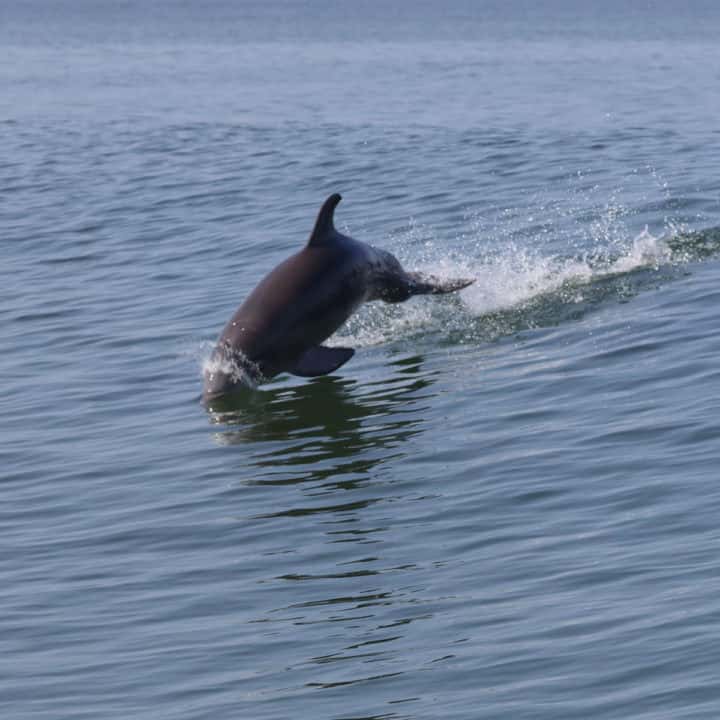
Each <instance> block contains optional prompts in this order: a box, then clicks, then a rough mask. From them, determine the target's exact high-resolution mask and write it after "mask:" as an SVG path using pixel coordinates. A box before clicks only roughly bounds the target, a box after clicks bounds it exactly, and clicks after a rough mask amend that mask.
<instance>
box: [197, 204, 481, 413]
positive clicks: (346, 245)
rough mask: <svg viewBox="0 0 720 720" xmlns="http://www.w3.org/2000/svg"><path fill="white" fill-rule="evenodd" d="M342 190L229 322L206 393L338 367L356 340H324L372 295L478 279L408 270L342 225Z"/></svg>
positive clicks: (451, 287) (398, 297) (435, 289)
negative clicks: (338, 221) (338, 223)
mask: <svg viewBox="0 0 720 720" xmlns="http://www.w3.org/2000/svg"><path fill="white" fill-rule="evenodd" d="M340 200H341V197H340V195H338V194H337V193H336V194H335V195H331V196H330V197H329V198H328V199H327V200H326V201H325V203H324V204H323V206H322V208H321V209H320V212H319V214H318V217H317V220H316V222H315V227H314V229H313V231H312V234H311V235H310V239H309V240H308V243H307V245H306V246H305V247H304V248H303V249H302V250H301V251H300V252H298V253H296V254H295V255H292V256H291V257H289V258H288V259H287V260H285V261H283V262H281V263H280V264H279V265H278V266H277V267H276V268H275V269H274V270H272V271H271V272H270V273H269V274H268V275H267V276H266V277H265V278H264V279H263V280H261V281H260V284H259V285H258V286H257V287H256V288H255V289H254V290H253V291H252V292H251V293H250V295H249V297H248V298H247V300H245V302H244V303H243V304H242V305H241V306H240V307H239V308H238V310H237V312H236V313H235V314H234V315H233V316H232V318H231V319H230V321H229V322H228V324H227V325H226V326H225V328H224V330H223V331H222V334H221V336H220V339H219V341H218V344H217V346H216V347H215V350H214V351H213V357H212V360H214V361H215V362H214V363H212V364H213V365H214V366H216V367H217V366H220V368H221V369H215V370H213V371H209V372H206V374H205V388H204V391H203V396H204V398H205V399H206V400H208V399H213V398H217V397H220V396H223V395H227V394H229V393H233V392H236V391H238V390H240V389H242V388H243V387H247V384H248V383H247V380H248V379H249V380H250V384H257V383H258V382H261V381H263V380H267V379H269V378H271V377H273V376H274V375H277V374H278V373H281V372H289V373H292V374H294V375H300V376H303V377H314V376H317V375H325V374H327V373H331V372H333V371H334V370H337V368H339V367H340V366H341V365H343V364H344V363H345V362H347V361H348V360H349V359H350V358H351V357H352V356H353V354H354V352H355V351H354V350H353V349H351V348H339V347H333V348H328V347H324V346H323V345H322V344H321V343H322V342H323V341H324V340H326V339H327V338H328V337H330V335H332V334H333V333H334V332H335V331H336V330H337V329H338V328H339V327H340V326H341V325H342V324H343V323H344V322H345V321H346V320H347V319H348V318H349V317H350V315H352V314H353V312H355V310H357V308H358V307H359V306H360V305H361V304H362V303H364V302H368V301H371V300H384V301H385V302H390V303H396V302H403V301H405V300H407V299H408V298H410V297H412V296H413V295H424V294H428V293H432V294H443V293H449V292H453V291H455V290H460V289H462V288H464V287H467V286H468V285H470V284H471V283H472V282H473V281H472V280H459V279H458V280H438V279H436V278H433V277H429V276H423V275H420V274H419V273H411V272H406V271H405V270H403V268H402V266H401V265H400V263H399V262H398V260H397V258H395V257H394V256H393V255H391V254H390V253H389V252H386V251H385V250H380V249H378V248H374V247H372V246H370V245H366V244H365V243H362V242H358V241H357V240H353V239H352V238H350V237H347V236H346V235H342V234H341V233H339V232H338V231H337V230H336V229H335V226H334V224H333V215H334V212H335V207H336V206H337V204H338V203H339V202H340Z"/></svg>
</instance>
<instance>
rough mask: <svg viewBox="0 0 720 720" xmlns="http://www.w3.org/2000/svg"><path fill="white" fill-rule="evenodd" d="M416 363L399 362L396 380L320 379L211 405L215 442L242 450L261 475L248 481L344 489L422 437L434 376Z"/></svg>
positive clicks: (418, 359) (414, 358) (418, 360)
mask: <svg viewBox="0 0 720 720" xmlns="http://www.w3.org/2000/svg"><path fill="white" fill-rule="evenodd" d="M421 364H422V357H421V356H412V357H406V358H403V359H401V360H397V361H395V362H394V363H392V366H393V367H394V370H395V372H394V374H393V375H392V376H390V377H388V378H384V379H383V380H382V381H379V382H372V383H358V382H357V381H355V380H352V379H348V378H342V377H337V376H325V377H319V378H314V379H312V380H310V381H309V382H306V383H303V384H299V385H295V386H291V387H287V386H285V387H278V388H273V387H270V388H268V389H262V390H258V391H248V392H247V393H243V394H242V395H238V396H237V397H235V398H231V399H226V400H224V401H223V403H222V404H221V403H220V402H217V401H216V402H213V404H212V406H211V407H209V408H208V412H209V416H210V421H211V422H212V423H213V424H214V425H220V426H223V429H222V430H220V431H218V432H216V433H215V435H214V438H215V440H216V442H217V443H218V444H220V445H245V446H247V449H248V451H249V454H247V455H246V456H245V459H246V460H247V459H248V458H249V460H250V465H251V467H253V468H255V469H256V470H257V471H258V472H257V474H256V475H255V477H254V478H253V479H252V480H251V482H253V483H256V484H261V485H266V484H267V485H282V484H294V483H300V482H304V481H307V480H313V481H318V480H320V481H324V480H328V479H330V478H332V479H333V485H336V486H346V487H349V486H351V485H352V484H353V483H355V482H357V481H358V480H361V479H363V478H365V477H367V475H368V474H369V473H370V472H371V471H372V470H373V468H375V467H377V466H378V465H380V464H382V463H384V462H387V461H389V460H391V459H397V458H398V457H402V454H403V449H402V445H403V443H404V441H406V440H407V439H409V438H410V437H412V436H414V435H416V434H418V433H419V432H421V431H422V424H423V410H424V409H426V405H425V404H424V402H423V401H424V400H425V399H427V398H428V397H429V396H428V394H427V393H426V392H425V391H426V390H427V388H428V387H429V386H430V385H431V383H432V377H431V375H430V374H429V373H427V372H425V373H423V372H422V369H421Z"/></svg>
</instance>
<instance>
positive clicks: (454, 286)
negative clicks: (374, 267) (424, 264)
mask: <svg viewBox="0 0 720 720" xmlns="http://www.w3.org/2000/svg"><path fill="white" fill-rule="evenodd" d="M406 275H407V277H408V280H409V281H410V294H411V295H444V294H445V293H451V292H455V291H456V290H462V289H463V288H466V287H467V286H468V285H472V284H473V283H474V282H475V280H470V279H467V278H450V279H447V280H443V279H441V278H438V277H435V276H434V275H423V273H417V272H409V273H406Z"/></svg>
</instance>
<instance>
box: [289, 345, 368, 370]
mask: <svg viewBox="0 0 720 720" xmlns="http://www.w3.org/2000/svg"><path fill="white" fill-rule="evenodd" d="M354 354H355V351H354V350H353V349H352V348H344V347H333V348H329V347H325V346H324V345H317V346H316V347H311V348H310V349H309V350H306V351H305V352H304V353H303V354H302V355H301V356H300V359H299V360H298V361H297V362H296V363H295V365H294V366H293V367H291V368H289V369H288V372H289V373H292V374H293V375H300V377H316V376H318V375H327V374H328V373H331V372H333V371H334V370H337V369H338V368H339V367H340V366H341V365H344V364H345V363H346V362H347V361H348V360H349V359H350V358H351V357H352V356H353V355H354Z"/></svg>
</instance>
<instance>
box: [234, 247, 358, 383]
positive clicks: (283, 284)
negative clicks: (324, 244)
mask: <svg viewBox="0 0 720 720" xmlns="http://www.w3.org/2000/svg"><path fill="white" fill-rule="evenodd" d="M363 260H364V258H362V257H355V256H353V255H347V254H345V255H343V256H340V257H338V256H337V254H335V255H334V256H333V255H331V254H328V253H325V254H324V255H323V256H320V257H317V258H312V257H311V258H307V257H303V253H299V254H298V255H296V256H293V258H290V259H289V260H288V261H286V263H283V264H282V265H280V266H278V267H277V268H276V269H275V270H274V271H273V272H272V273H270V275H268V276H267V277H266V278H265V279H264V280H263V281H262V282H261V283H260V284H259V285H258V287H257V288H255V290H254V291H253V292H252V293H251V294H250V296H249V297H248V298H247V300H246V301H245V302H244V303H243V304H242V305H241V306H240V308H239V309H238V311H237V312H236V313H235V315H234V316H233V317H232V318H231V320H230V322H229V323H228V324H227V325H226V327H225V330H224V331H223V334H222V336H221V342H225V343H226V344H228V345H230V346H232V347H233V348H235V349H236V350H239V351H240V352H241V353H242V354H243V356H244V357H245V358H247V359H248V360H249V361H251V362H253V363H256V364H257V365H258V366H259V367H260V369H261V371H262V374H263V375H265V376H266V377H271V376H272V375H274V374H277V373H278V372H281V371H283V370H286V369H288V368H290V367H292V366H293V364H294V363H295V361H296V360H297V358H298V357H299V356H300V355H301V354H302V353H303V352H305V351H306V350H307V349H308V348H310V347H314V346H316V345H320V344H321V343H322V342H323V341H324V340H326V339H327V338H328V337H330V335H332V334H333V333H334V332H335V331H336V330H337V329H338V328H340V327H341V326H342V325H343V323H344V322H345V321H346V320H347V319H348V318H349V317H350V315H352V313H353V312H354V311H355V310H356V309H357V308H358V306H360V305H361V304H362V303H363V302H364V300H365V299H366V298H367V274H366V272H365V265H364V263H363V262H362V261H363Z"/></svg>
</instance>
